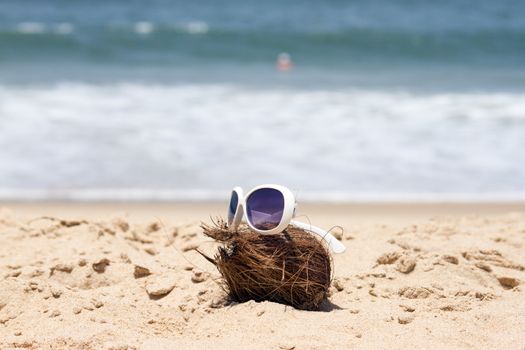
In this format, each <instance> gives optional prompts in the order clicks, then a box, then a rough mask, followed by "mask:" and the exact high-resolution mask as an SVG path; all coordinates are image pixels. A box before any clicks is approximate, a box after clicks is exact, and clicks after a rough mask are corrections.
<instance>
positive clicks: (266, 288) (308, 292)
mask: <svg viewBox="0 0 525 350" xmlns="http://www.w3.org/2000/svg"><path fill="white" fill-rule="evenodd" d="M202 228H203V230H204V234H205V235H207V236H209V237H211V238H213V239H214V240H215V241H218V242H220V243H221V245H220V246H219V248H218V250H217V253H216V254H215V256H214V258H213V259H212V258H207V259H208V260H209V261H211V262H212V263H213V264H215V266H216V267H217V269H218V270H219V272H220V273H221V275H222V283H221V285H222V286H223V288H224V289H225V291H226V292H227V293H228V295H229V298H230V299H231V300H232V301H236V302H245V301H248V300H255V301H263V300H268V301H274V302H278V303H282V304H286V305H291V306H293V307H295V308H297V309H302V310H319V308H320V306H321V303H322V302H323V301H324V300H325V299H326V298H327V296H328V290H329V287H330V282H331V271H332V260H331V255H330V252H329V250H328V247H327V245H326V244H325V243H324V242H322V241H321V240H319V239H317V238H316V237H314V236H313V235H312V234H311V233H308V232H307V231H304V230H302V229H298V228H295V227H292V226H289V227H288V228H287V229H286V230H285V231H284V232H283V233H279V234H268V235H262V234H258V233H255V232H253V231H252V230H250V228H249V227H248V226H247V225H241V226H239V228H238V229H237V230H236V231H235V232H232V231H229V230H228V228H227V226H226V223H225V222H224V221H223V220H220V219H219V220H217V222H216V223H214V224H213V225H203V226H202Z"/></svg>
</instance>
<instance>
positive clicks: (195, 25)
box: [184, 21, 209, 34]
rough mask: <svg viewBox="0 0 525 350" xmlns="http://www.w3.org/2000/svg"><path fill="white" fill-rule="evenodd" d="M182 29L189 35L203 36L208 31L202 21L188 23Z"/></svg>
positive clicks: (206, 25)
mask: <svg viewBox="0 0 525 350" xmlns="http://www.w3.org/2000/svg"><path fill="white" fill-rule="evenodd" d="M184 28H185V30H186V31H187V32H188V33H190V34H205V33H207V32H208V30H209V27H208V24H207V23H206V22H202V21H192V22H188V23H187V24H186V25H185V27H184Z"/></svg>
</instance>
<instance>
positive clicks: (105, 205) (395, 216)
mask: <svg viewBox="0 0 525 350" xmlns="http://www.w3.org/2000/svg"><path fill="white" fill-rule="evenodd" d="M226 206H227V203H226V200H225V201H173V202H158V201H128V202H126V201H111V202H106V201H102V202H91V201H89V202H81V201H35V202H29V201H0V208H6V209H7V210H9V211H12V212H13V213H14V214H15V215H17V216H31V217H34V216H39V215H58V216H60V215H64V216H68V215H69V216H71V215H72V216H83V217H85V218H94V217H101V216H102V217H110V216H112V215H114V214H122V213H127V214H129V215H130V216H133V217H136V218H139V219H144V218H148V217H150V218H151V217H163V218H166V219H177V221H179V220H180V218H182V219H185V220H204V221H206V220H208V219H209V217H210V216H211V217H217V216H223V217H224V216H225V215H226ZM512 212H521V213H525V202H464V203H457V202H346V203H333V202H304V203H303V202H300V203H299V204H298V207H297V216H298V218H301V217H303V216H307V217H308V218H309V219H310V220H321V221H324V222H326V221H329V220H328V219H331V220H336V221H343V222H344V224H349V223H352V222H355V223H371V222H374V221H376V222H377V223H385V224H387V223H403V222H404V223H409V222H411V221H414V220H418V221H419V220H425V219H430V218H432V217H436V216H452V217H458V216H470V215H489V216H490V215H502V214H507V213H512Z"/></svg>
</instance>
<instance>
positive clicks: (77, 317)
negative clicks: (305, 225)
mask: <svg viewBox="0 0 525 350" xmlns="http://www.w3.org/2000/svg"><path fill="white" fill-rule="evenodd" d="M6 206H9V207H11V208H12V209H6V208H4V209H2V210H0V237H1V241H0V242H1V245H0V348H1V349H9V348H21V347H22V348H29V349H40V348H44V349H49V348H52V349H174V348H182V349H203V348H205V347H207V348H209V349H247V348H248V349H348V348H363V349H376V348H390V349H412V348H416V347H418V348H439V349H442V348H443V349H467V348H468V349H523V348H525V254H524V251H525V214H523V212H525V210H524V209H525V208H523V205H513V204H507V205H488V204H487V205H457V204H456V205H452V204H451V205H437V204H432V205H431V204H418V205H407V204H404V205H401V204H398V205H372V204H363V205H325V206H320V205H317V206H314V205H306V206H304V208H303V209H304V210H302V212H304V213H308V214H309V218H310V219H311V220H312V222H313V223H315V224H319V225H321V226H325V227H329V226H333V225H342V226H344V228H345V230H344V232H343V233H342V238H343V241H344V243H345V244H346V246H347V248H348V250H347V252H346V253H345V254H343V255H338V256H335V257H334V267H335V275H334V282H333V286H332V287H331V296H330V300H329V301H327V302H326V303H325V304H324V306H323V311H320V312H308V311H299V310H295V309H293V308H291V307H289V306H284V305H280V304H276V303H271V302H260V303H256V302H253V301H251V302H247V303H242V304H235V303H229V302H228V300H227V299H226V298H225V294H224V292H223V291H222V289H221V288H220V285H219V283H218V282H219V277H220V276H219V274H218V273H217V271H216V270H215V268H214V266H213V265H211V264H210V263H208V262H207V261H205V260H204V259H203V258H202V257H201V256H200V255H198V254H197V253H196V252H195V251H193V250H192V248H194V247H199V248H200V249H201V250H203V251H204V252H206V253H209V254H213V252H214V250H215V249H216V245H215V243H213V242H212V241H211V240H210V239H209V238H206V237H204V236H203V235H202V232H201V229H200V228H199V220H200V219H204V220H206V221H207V220H208V217H209V215H210V214H211V215H215V214H218V213H219V212H220V211H221V210H222V205H219V204H207V205H204V204H202V205H201V204H187V205H172V204H164V205H160V204H156V205H153V204H152V205H148V204H141V205H123V204H118V203H115V204H104V205H94V204H82V205H80V204H79V205H73V204H45V203H41V204H34V205H28V204H16V203H11V204H6ZM510 211H516V212H515V213H510ZM520 212H521V213H520ZM43 216H44V217H43Z"/></svg>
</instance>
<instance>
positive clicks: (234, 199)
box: [228, 191, 239, 224]
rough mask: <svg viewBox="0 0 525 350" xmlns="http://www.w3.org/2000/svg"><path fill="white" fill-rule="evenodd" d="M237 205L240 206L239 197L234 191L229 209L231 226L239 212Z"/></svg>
mask: <svg viewBox="0 0 525 350" xmlns="http://www.w3.org/2000/svg"><path fill="white" fill-rule="evenodd" d="M237 204H239V196H237V192H235V191H233V192H232V196H231V197H230V205H229V207H228V223H229V224H231V223H232V221H233V218H234V216H235V212H236V211H237Z"/></svg>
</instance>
